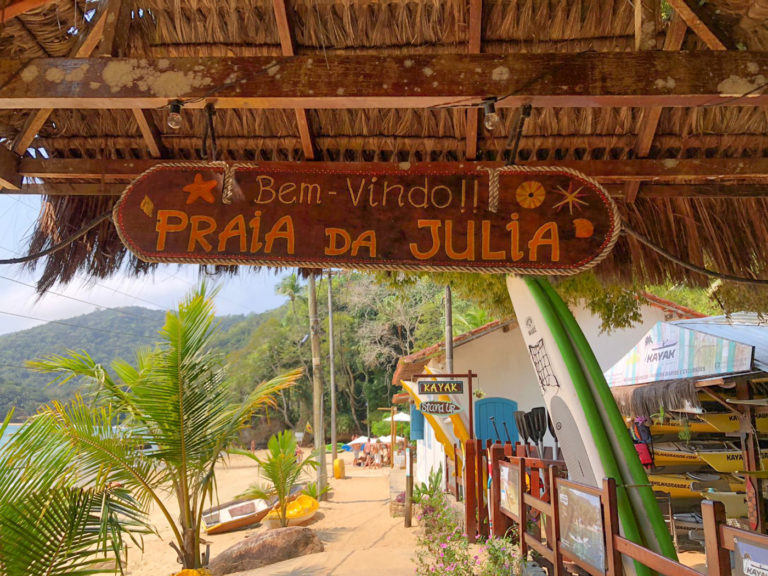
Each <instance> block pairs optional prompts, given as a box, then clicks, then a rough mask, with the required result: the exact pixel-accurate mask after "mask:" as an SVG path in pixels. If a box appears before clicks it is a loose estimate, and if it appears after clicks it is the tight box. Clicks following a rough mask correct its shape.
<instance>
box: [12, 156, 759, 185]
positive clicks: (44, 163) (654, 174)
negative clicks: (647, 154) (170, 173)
mask: <svg viewBox="0 0 768 576" xmlns="http://www.w3.org/2000/svg"><path fill="white" fill-rule="evenodd" d="M160 163H162V161H159V160H151V159H132V160H108V159H62V158H48V159H40V158H22V159H21V161H20V163H19V173H20V174H21V175H23V176H27V177H35V178H52V179H54V178H55V179H73V178H77V179H85V180H88V179H92V180H98V181H101V180H106V181H110V180H112V181H114V180H130V179H132V178H135V177H136V176H138V175H139V174H141V173H142V172H144V171H145V170H148V169H149V168H151V167H152V166H156V165H157V164H160ZM520 164H522V165H526V166H551V165H552V163H551V162H520ZM478 165H479V166H489V167H496V168H499V167H501V166H503V163H500V162H479V163H478ZM557 165H558V166H562V167H567V168H573V169H574V170H579V171H581V172H583V173H584V174H586V175H588V176H591V177H593V178H596V179H597V180H598V181H600V182H602V183H603V184H621V183H624V182H627V181H632V180H635V181H652V182H653V183H654V184H678V185H681V184H709V185H710V186H716V185H717V181H722V184H723V185H726V184H732V183H736V182H739V183H742V185H743V184H747V183H749V184H758V183H762V184H768V158H702V159H684V160H673V159H667V160H650V159H638V160H569V161H558V162H557ZM365 166H366V167H367V168H371V167H372V166H375V163H366V164H365ZM438 167H439V165H438ZM710 189H712V188H710Z"/></svg>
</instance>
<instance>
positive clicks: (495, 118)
mask: <svg viewBox="0 0 768 576" xmlns="http://www.w3.org/2000/svg"><path fill="white" fill-rule="evenodd" d="M498 125H499V115H498V114H496V112H491V113H490V114H486V115H485V119H484V120H483V126H485V129H486V130H488V131H489V132H493V131H494V130H496V127H497V126H498Z"/></svg>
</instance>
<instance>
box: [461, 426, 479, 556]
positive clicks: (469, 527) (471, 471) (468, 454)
mask: <svg viewBox="0 0 768 576" xmlns="http://www.w3.org/2000/svg"><path fill="white" fill-rule="evenodd" d="M464 454H465V458H466V461H465V462H464V531H465V532H466V534H467V538H468V539H469V541H470V542H475V540H476V539H477V538H476V535H477V490H476V480H475V474H476V470H475V442H473V441H472V440H467V441H466V442H465V443H464Z"/></svg>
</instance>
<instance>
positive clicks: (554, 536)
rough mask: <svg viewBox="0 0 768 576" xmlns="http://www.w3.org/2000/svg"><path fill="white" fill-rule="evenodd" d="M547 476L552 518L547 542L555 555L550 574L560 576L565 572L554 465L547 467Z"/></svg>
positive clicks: (548, 528) (548, 526) (548, 527)
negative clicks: (561, 549)
mask: <svg viewBox="0 0 768 576" xmlns="http://www.w3.org/2000/svg"><path fill="white" fill-rule="evenodd" d="M547 478H548V481H549V503H550V504H551V505H552V518H551V519H550V521H549V522H547V544H549V545H550V548H552V552H553V554H554V557H555V558H554V562H553V564H554V570H553V571H554V574H553V575H552V576H561V575H562V574H564V573H565V570H564V568H563V557H562V556H561V555H560V516H559V512H558V509H559V507H560V502H559V500H558V498H557V467H556V466H549V467H548V469H547ZM550 543H551V544H550Z"/></svg>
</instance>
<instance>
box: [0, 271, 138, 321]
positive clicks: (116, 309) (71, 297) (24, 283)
mask: <svg viewBox="0 0 768 576" xmlns="http://www.w3.org/2000/svg"><path fill="white" fill-rule="evenodd" d="M0 278H2V279H3V280H8V281H9V282H14V283H16V284H21V285H22V286H26V287H28V288H32V289H33V290H37V287H36V286H35V285H34V284H29V283H28V282H22V281H21V280H16V279H15V278H8V276H3V275H2V274H0ZM45 294H53V295H54V296H59V297H61V298H67V299H68V300H73V301H75V302H80V303H81V304H88V305H89V306H95V307H96V308H99V309H101V310H111V311H113V312H117V313H118V314H122V315H124V316H131V317H132V318H138V319H139V320H144V317H143V316H139V315H138V314H131V313H130V312H126V311H124V310H120V309H119V308H111V307H109V306H103V305H101V304H96V303H95V302H90V301H88V300H83V299H81V298H75V297H74V296H69V295H68V294H62V293H61V292H56V291H54V290H46V291H45Z"/></svg>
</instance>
